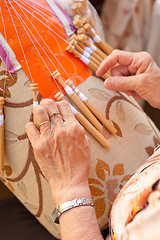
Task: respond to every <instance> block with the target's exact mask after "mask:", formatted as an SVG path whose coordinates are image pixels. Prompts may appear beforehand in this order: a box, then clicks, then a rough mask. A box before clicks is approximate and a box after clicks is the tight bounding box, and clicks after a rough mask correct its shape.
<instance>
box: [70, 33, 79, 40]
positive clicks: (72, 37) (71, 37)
mask: <svg viewBox="0 0 160 240" xmlns="http://www.w3.org/2000/svg"><path fill="white" fill-rule="evenodd" d="M76 39H77V35H76V34H75V33H74V34H72V35H71V36H70V38H69V40H70V41H72V40H76Z"/></svg>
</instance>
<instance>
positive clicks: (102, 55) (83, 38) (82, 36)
mask: <svg viewBox="0 0 160 240" xmlns="http://www.w3.org/2000/svg"><path fill="white" fill-rule="evenodd" d="M77 40H78V41H80V42H82V43H84V44H85V45H86V46H87V47H91V43H90V42H89V41H88V40H87V36H86V35H85V34H79V35H78V36H77ZM95 53H96V54H97V55H98V56H99V57H100V58H101V59H102V61H103V60H104V59H105V58H106V57H107V55H106V54H105V53H104V52H103V51H101V50H100V49H98V48H97V49H96V50H95Z"/></svg>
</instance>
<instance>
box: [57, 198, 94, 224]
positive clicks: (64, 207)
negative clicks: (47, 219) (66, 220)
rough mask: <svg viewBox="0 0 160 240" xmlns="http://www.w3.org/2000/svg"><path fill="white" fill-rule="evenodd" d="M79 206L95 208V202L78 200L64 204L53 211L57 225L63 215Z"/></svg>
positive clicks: (88, 199) (84, 199) (87, 199)
mask: <svg viewBox="0 0 160 240" xmlns="http://www.w3.org/2000/svg"><path fill="white" fill-rule="evenodd" d="M79 206H91V207H94V202H93V200H92V199H90V198H78V199H74V200H72V201H69V202H65V203H62V204H61V205H60V206H58V207H56V208H55V209H54V211H53V214H52V216H53V220H54V222H55V223H59V218H60V216H61V215H62V213H64V212H66V211H68V210H69V209H71V208H75V207H79Z"/></svg>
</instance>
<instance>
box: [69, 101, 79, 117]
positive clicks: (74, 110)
mask: <svg viewBox="0 0 160 240" xmlns="http://www.w3.org/2000/svg"><path fill="white" fill-rule="evenodd" d="M69 105H70V107H71V109H72V112H73V114H74V115H76V114H77V113H78V111H77V110H76V109H75V108H74V107H73V106H72V105H71V104H69Z"/></svg>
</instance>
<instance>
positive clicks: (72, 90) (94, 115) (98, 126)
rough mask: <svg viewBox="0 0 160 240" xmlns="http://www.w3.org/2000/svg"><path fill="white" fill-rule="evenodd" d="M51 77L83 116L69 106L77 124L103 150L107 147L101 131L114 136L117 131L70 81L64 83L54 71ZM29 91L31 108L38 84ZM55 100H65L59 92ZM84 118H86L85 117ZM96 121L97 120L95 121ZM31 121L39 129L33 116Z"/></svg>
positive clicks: (35, 99) (35, 104) (34, 101)
mask: <svg viewBox="0 0 160 240" xmlns="http://www.w3.org/2000/svg"><path fill="white" fill-rule="evenodd" d="M52 77H53V78H54V79H55V80H57V81H58V82H59V83H60V84H61V86H62V87H63V88H64V90H65V91H66V93H67V95H68V96H69V98H71V100H72V101H73V102H74V103H75V104H76V106H77V107H78V108H79V109H80V110H81V112H82V113H83V114H84V115H83V114H81V113H80V112H79V111H77V110H76V108H75V107H73V106H72V105H71V104H70V107H71V110H72V111H73V114H74V115H75V117H76V119H77V120H78V121H79V123H80V124H81V125H82V126H83V127H84V128H85V129H86V130H87V131H88V132H89V133H90V134H91V135H92V136H93V137H94V138H95V139H96V140H97V141H98V142H99V143H100V144H101V145H102V146H103V147H105V148H108V147H109V143H108V141H107V140H106V139H105V138H104V136H103V135H102V129H103V127H105V128H106V129H108V130H109V131H110V133H112V134H116V132H117V130H116V129H115V128H114V127H113V125H112V124H111V123H110V122H109V121H108V120H107V119H106V118H105V117H104V116H103V115H102V114H101V112H99V110H98V109H96V108H95V107H94V105H93V104H92V103H91V102H90V101H89V100H88V99H87V98H86V96H85V95H84V94H83V93H81V92H80V91H79V90H78V89H77V88H76V87H75V86H74V84H73V82H72V81H71V79H68V80H66V81H63V80H62V78H61V75H60V73H59V72H58V70H56V71H55V72H54V73H52ZM30 89H31V91H32V92H33V108H34V107H35V106H37V105H38V104H39V103H38V99H37V95H38V84H37V83H35V84H30ZM55 99H56V100H57V101H61V100H66V99H65V98H64V95H63V94H62V93H61V92H58V93H57V94H56V95H55ZM85 116H86V117H85ZM97 119H98V120H97ZM33 121H34V123H35V124H36V126H37V127H38V128H39V126H38V124H37V122H36V118H35V116H34V115H33Z"/></svg>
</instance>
